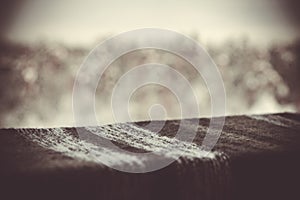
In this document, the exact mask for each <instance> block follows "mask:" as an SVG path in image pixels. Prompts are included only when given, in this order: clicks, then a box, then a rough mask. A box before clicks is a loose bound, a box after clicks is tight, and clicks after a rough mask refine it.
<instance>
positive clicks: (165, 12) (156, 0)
mask: <svg viewBox="0 0 300 200" xmlns="http://www.w3.org/2000/svg"><path fill="white" fill-rule="evenodd" d="M145 27H156V28H166V29H171V30H175V31H178V32H180V33H184V34H191V33H198V34H199V38H200V39H201V40H202V41H212V42H221V41H224V40H226V39H228V38H231V39H234V38H241V37H243V36H245V35H247V37H248V38H250V40H251V41H253V42H255V43H259V44H268V43H270V42H272V41H289V40H291V39H292V38H293V37H294V36H295V35H296V33H295V32H293V31H292V29H291V25H290V24H289V23H288V21H287V19H286V18H285V17H284V14H283V13H282V12H281V10H280V8H279V6H278V5H277V4H275V1H274V0H226V1H225V0H186V1H176V0H173V1H171V0H86V1H84V0H52V1H49V0H29V3H28V4H27V5H26V6H25V7H24V9H23V10H22V12H21V13H20V15H19V18H18V20H17V23H16V24H15V26H14V28H13V30H12V32H11V36H10V37H11V38H12V39H16V40H20V41H22V42H36V41H39V40H48V41H58V42H62V43H66V44H70V45H89V44H93V43H95V42H96V41H97V39H99V38H101V37H102V36H103V35H109V34H117V33H120V32H124V31H129V30H132V29H137V28H145Z"/></svg>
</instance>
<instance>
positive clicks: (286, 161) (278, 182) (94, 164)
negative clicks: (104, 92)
mask: <svg viewBox="0 0 300 200" xmlns="http://www.w3.org/2000/svg"><path fill="white" fill-rule="evenodd" d="M193 120H194V121H195V120H197V119H191V120H190V122H192V121H193ZM155 123H157V125H159V124H161V123H162V122H159V121H157V122H155ZM178 123H179V121H176V120H172V121H166V123H165V126H164V128H163V129H162V130H161V131H160V133H159V134H158V135H156V134H155V133H152V132H151V131H149V130H145V129H143V128H142V127H143V124H145V122H140V123H138V125H139V126H135V125H133V124H117V125H109V126H101V127H94V130H96V131H98V132H101V134H103V133H104V134H106V135H105V136H104V135H103V137H107V138H109V139H110V140H112V141H114V142H115V143H116V144H118V146H119V147H122V148H124V149H126V150H130V151H135V152H147V151H150V150H151V149H153V148H156V152H157V154H158V155H160V156H161V157H170V158H172V157H176V156H177V154H178V153H180V152H183V153H182V156H181V159H180V160H179V161H177V162H174V163H172V164H171V165H169V166H167V167H165V168H163V169H160V170H158V171H154V172H149V173H145V174H129V173H125V172H120V171H116V170H114V169H111V168H108V167H106V166H105V165H103V164H101V162H99V160H101V159H98V158H102V159H106V160H107V161H109V162H110V163H111V164H113V165H128V164H132V166H133V167H134V165H143V164H145V163H143V161H142V160H138V159H137V158H135V157H134V156H126V155H120V154H115V153H114V152H110V151H109V150H107V149H101V148H100V149H99V148H97V147H94V146H93V145H91V144H85V143H84V141H81V140H80V139H79V138H78V135H77V132H76V129H75V128H54V129H1V130H0V190H1V193H0V198H1V199H107V200H109V199H204V200H210V199H244V200H245V199H300V156H299V155H300V154H299V153H300V132H299V131H300V114H289V113H285V114H274V115H259V116H233V117H227V118H226V123H225V126H224V128H223V132H222V135H221V137H220V138H219V140H218V143H217V144H216V145H215V147H214V149H213V151H212V152H210V153H209V154H207V155H203V154H201V150H199V149H200V145H201V143H202V140H203V137H204V135H205V134H206V130H207V126H208V124H209V119H201V120H200V121H199V125H198V132H197V135H196V138H195V139H194V143H193V144H187V143H185V142H182V141H176V142H177V143H178V146H177V147H178V148H177V149H171V150H170V151H167V152H165V151H163V148H165V147H164V144H168V143H171V142H174V140H173V139H172V136H174V133H176V131H177V129H178ZM189 128H190V124H189V120H187V121H186V124H185V125H184V129H186V131H188V130H189ZM82 129H85V128H82ZM86 129H89V128H88V127H86ZM90 129H91V127H90ZM131 133H134V134H131ZM118 134H119V135H120V137H118ZM153 134H155V135H153ZM135 135H138V136H139V137H144V138H147V137H151V139H149V140H137V138H135ZM149 135H150V136H149ZM164 136H166V137H164ZM153 138H154V139H153ZM199 152H200V153H199ZM160 153H161V154H160Z"/></svg>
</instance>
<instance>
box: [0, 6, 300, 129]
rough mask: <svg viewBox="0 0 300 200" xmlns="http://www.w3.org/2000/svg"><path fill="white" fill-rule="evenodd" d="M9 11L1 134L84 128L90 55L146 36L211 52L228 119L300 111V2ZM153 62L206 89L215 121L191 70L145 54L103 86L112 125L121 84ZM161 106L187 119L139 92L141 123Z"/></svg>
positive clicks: (136, 110)
mask: <svg viewBox="0 0 300 200" xmlns="http://www.w3.org/2000/svg"><path fill="white" fill-rule="evenodd" d="M0 2H1V5H0V81H1V82H0V95H1V98H0V126H1V127H53V126H72V125H74V120H73V113H72V89H73V83H74V79H75V77H76V72H77V71H78V69H79V67H80V65H81V63H82V62H83V60H84V59H85V57H86V56H87V55H88V53H89V51H91V50H92V49H93V48H94V47H95V46H96V45H97V44H99V43H100V42H102V41H103V40H105V39H107V38H109V37H110V36H112V35H115V34H118V33H121V32H124V31H129V30H132V29H137V28H145V27H155V28H166V29H171V30H174V31H177V32H180V33H183V34H185V35H187V36H189V37H192V38H193V39H194V40H196V41H198V42H199V43H200V44H201V45H202V46H203V47H204V48H205V49H206V50H207V51H208V52H209V54H210V55H211V57H212V58H213V60H214V61H215V63H216V64H217V66H218V68H219V70H220V72H221V74H222V77H223V80H224V84H225V88H226V94H227V111H226V114H227V115H237V114H258V113H273V112H299V111H300V87H299V85H300V66H299V65H300V37H299V36H300V14H299V13H300V12H298V10H299V8H300V3H299V1H297V0H227V1H222V0H210V1H204V0H189V1H170V0H165V1H158V0H151V1H150V0H127V1H124V0H109V1H108V0H88V1H80V0H78V1H77V0H72V1H71V0H52V1H48V0H23V1H19V0H0ZM149 62H159V63H164V64H167V65H169V66H171V67H173V68H175V69H176V70H178V71H179V72H180V73H181V74H183V75H184V76H185V77H186V78H187V79H188V80H189V81H190V83H191V85H192V86H193V87H194V88H197V92H196V95H197V97H198V99H199V109H200V113H201V115H200V116H199V117H204V116H210V109H211V105H210V97H209V94H208V92H207V89H206V86H205V84H204V82H203V80H202V78H201V77H199V76H197V74H196V73H195V69H194V68H193V67H192V66H191V65H189V63H187V62H186V61H185V60H183V59H181V58H179V57H177V56H175V55H172V54H170V53H167V52H163V51H159V50H141V51H137V52H132V53H129V54H126V55H124V56H122V57H120V58H119V59H117V60H116V61H115V62H114V63H112V65H111V66H110V67H109V68H108V70H107V71H106V72H105V75H104V77H103V79H102V80H101V82H100V83H99V86H98V89H97V93H96V97H95V98H96V105H95V106H96V109H97V116H98V118H100V119H101V122H102V123H112V122H114V120H113V118H112V114H111V108H110V98H111V97H110V96H111V92H112V89H113V87H114V84H115V83H116V81H117V80H118V78H119V77H120V76H121V75H122V74H124V73H125V72H126V71H128V70H129V69H132V67H134V66H136V65H140V64H144V63H149ZM174 84H176V82H174ZM157 103H160V104H162V105H164V106H165V109H166V111H167V116H165V117H163V118H168V119H171V118H178V117H180V109H179V107H178V102H177V101H176V98H175V97H174V95H173V94H172V93H171V92H170V91H168V90H167V88H163V87H160V86H157V85H150V86H145V87H143V88H140V89H138V90H137V91H136V92H135V93H134V94H133V96H132V98H131V101H130V105H129V111H130V113H131V115H132V117H133V119H134V120H146V119H149V118H150V117H149V115H148V109H149V108H150V107H151V105H152V104H157ZM191 117H194V116H191ZM161 118H162V117H161ZM156 119H160V116H156Z"/></svg>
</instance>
